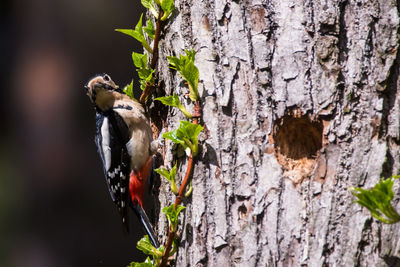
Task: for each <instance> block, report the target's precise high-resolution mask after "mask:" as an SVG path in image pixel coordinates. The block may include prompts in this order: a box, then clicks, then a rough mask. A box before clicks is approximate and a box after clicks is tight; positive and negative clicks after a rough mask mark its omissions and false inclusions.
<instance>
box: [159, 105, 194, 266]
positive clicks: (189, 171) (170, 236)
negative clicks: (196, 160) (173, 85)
mask: <svg viewBox="0 0 400 267" xmlns="http://www.w3.org/2000/svg"><path fill="white" fill-rule="evenodd" d="M201 112H202V110H201V106H200V102H199V101H196V103H195V106H194V113H193V124H199V118H200V117H201ZM192 172H193V157H192V154H190V156H189V157H188V164H187V168H186V174H185V178H183V181H182V183H181V186H180V187H179V191H178V195H177V197H176V199H175V209H176V208H177V207H178V205H179V204H181V203H182V201H183V196H184V194H185V192H186V187H187V185H188V184H189V181H190V177H191V174H192ZM175 235H176V232H174V231H172V230H171V227H170V228H169V230H168V238H167V243H166V244H165V249H164V255H163V257H162V260H161V264H160V267H165V266H166V265H167V263H168V257H169V252H170V251H171V248H172V242H173V241H174V238H175Z"/></svg>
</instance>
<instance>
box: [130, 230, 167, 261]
mask: <svg viewBox="0 0 400 267" xmlns="http://www.w3.org/2000/svg"><path fill="white" fill-rule="evenodd" d="M136 247H137V249H139V250H141V251H142V252H143V253H144V254H146V255H151V256H153V257H154V258H160V257H162V253H160V251H159V250H158V249H156V248H155V247H154V246H153V245H152V244H151V242H150V239H149V236H148V235H145V236H144V237H143V238H142V239H140V240H139V241H138V242H137V246H136Z"/></svg>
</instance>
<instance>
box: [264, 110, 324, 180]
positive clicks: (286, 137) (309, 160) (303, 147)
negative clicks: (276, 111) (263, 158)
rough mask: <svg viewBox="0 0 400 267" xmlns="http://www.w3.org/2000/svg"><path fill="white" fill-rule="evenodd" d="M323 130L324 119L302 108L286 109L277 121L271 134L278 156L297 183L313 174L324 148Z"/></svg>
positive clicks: (286, 172)
mask: <svg viewBox="0 0 400 267" xmlns="http://www.w3.org/2000/svg"><path fill="white" fill-rule="evenodd" d="M322 133H323V124H322V122H321V121H320V120H318V119H314V118H312V117H311V116H308V115H302V114H301V111H299V110H294V111H289V112H287V114H285V116H284V117H283V118H281V119H279V120H278V121H277V122H276V124H275V126H274V130H273V136H272V138H273V143H274V146H275V156H276V158H277V160H278V162H279V164H281V165H282V166H283V167H284V169H285V175H286V176H289V177H293V178H294V182H295V183H297V182H301V181H302V179H304V178H305V177H307V176H309V175H310V173H311V171H312V169H313V167H314V165H315V158H316V157H317V154H318V151H319V150H320V149H321V148H322Z"/></svg>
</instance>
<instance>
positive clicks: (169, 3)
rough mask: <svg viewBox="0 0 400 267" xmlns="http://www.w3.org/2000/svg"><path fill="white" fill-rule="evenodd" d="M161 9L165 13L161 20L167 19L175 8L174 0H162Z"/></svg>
mask: <svg viewBox="0 0 400 267" xmlns="http://www.w3.org/2000/svg"><path fill="white" fill-rule="evenodd" d="M160 4H161V9H162V10H163V11H164V15H163V16H162V18H161V20H163V21H164V20H166V19H167V18H168V17H169V15H170V14H171V13H172V11H173V10H174V8H175V7H174V0H161V3H160Z"/></svg>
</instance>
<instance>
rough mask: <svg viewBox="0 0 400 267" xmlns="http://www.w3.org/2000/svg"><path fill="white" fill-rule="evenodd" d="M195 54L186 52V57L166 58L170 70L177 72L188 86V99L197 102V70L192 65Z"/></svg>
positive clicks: (190, 51)
mask: <svg viewBox="0 0 400 267" xmlns="http://www.w3.org/2000/svg"><path fill="white" fill-rule="evenodd" d="M195 54H196V52H195V51H193V50H186V56H184V55H180V56H179V58H178V57H173V56H167V58H168V60H169V64H170V65H171V69H175V70H177V71H178V72H179V73H180V74H181V76H182V77H183V78H184V79H185V80H186V81H187V83H188V85H189V97H190V99H191V100H192V101H197V100H198V98H199V93H198V90H197V85H198V83H199V69H198V68H197V67H196V66H195V65H194V59H195Z"/></svg>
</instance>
